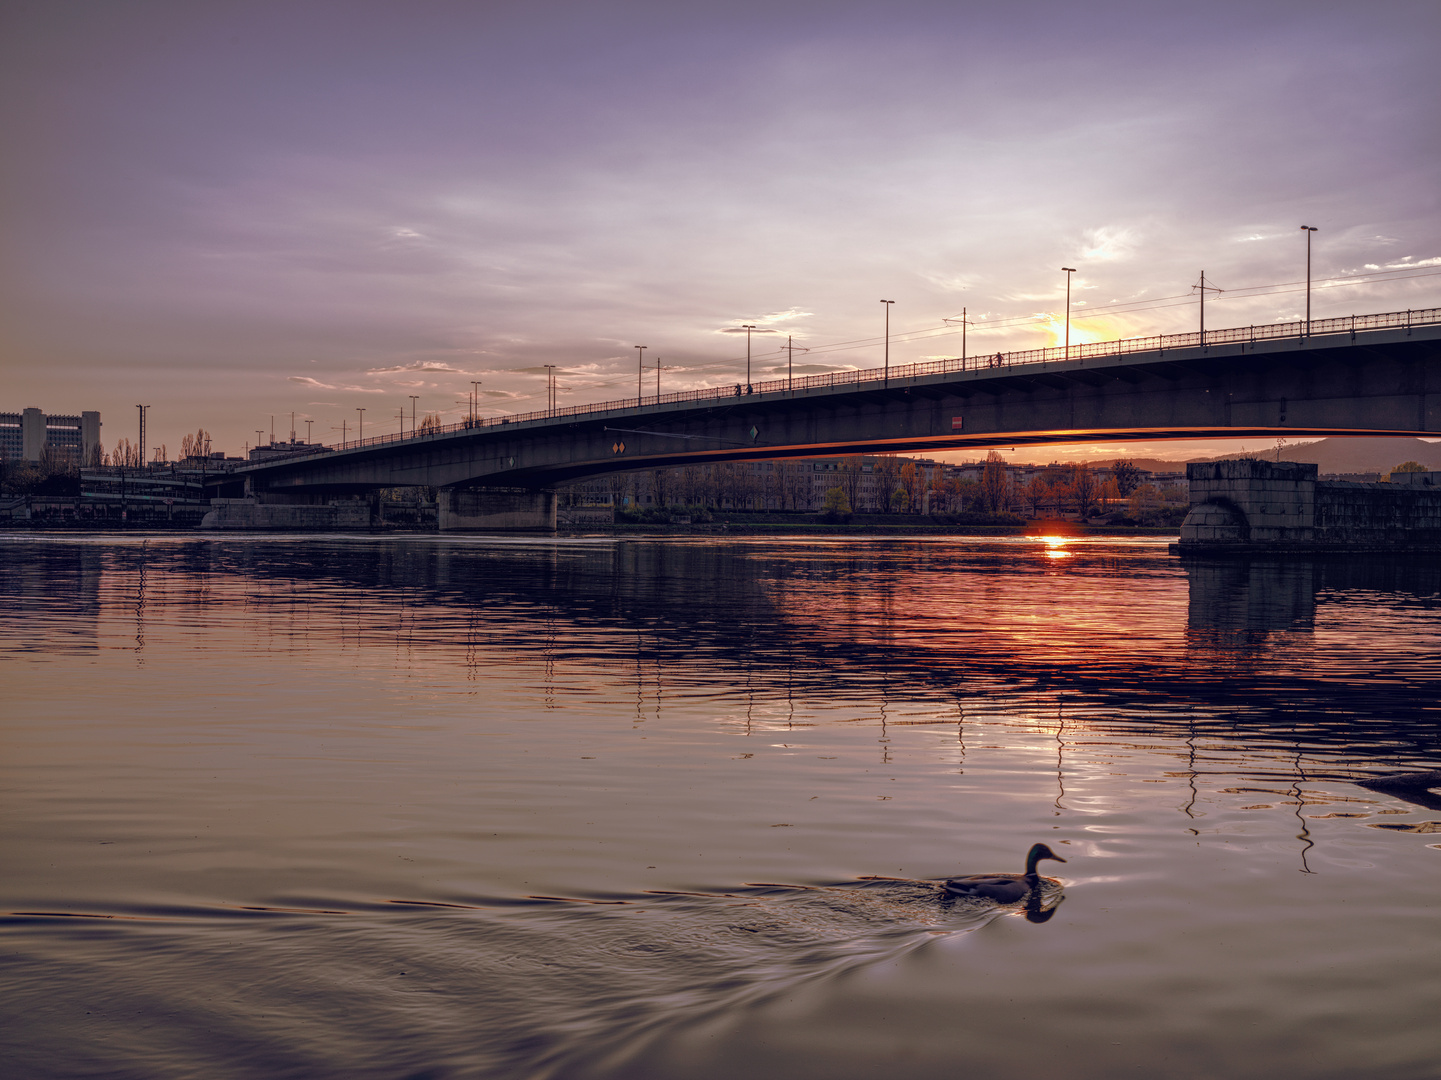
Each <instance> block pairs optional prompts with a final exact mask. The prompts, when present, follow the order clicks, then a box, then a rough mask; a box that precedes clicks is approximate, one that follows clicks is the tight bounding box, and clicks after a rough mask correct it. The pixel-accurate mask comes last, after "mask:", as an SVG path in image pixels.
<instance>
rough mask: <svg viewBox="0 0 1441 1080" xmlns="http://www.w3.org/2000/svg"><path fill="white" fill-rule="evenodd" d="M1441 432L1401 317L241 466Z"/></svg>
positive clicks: (487, 473)
mask: <svg viewBox="0 0 1441 1080" xmlns="http://www.w3.org/2000/svg"><path fill="white" fill-rule="evenodd" d="M1435 434H1441V327H1434V326H1428V327H1417V328H1414V329H1410V330H1404V329H1388V330H1375V331H1366V332H1359V333H1357V334H1355V335H1353V336H1348V335H1334V336H1328V337H1326V338H1323V339H1317V338H1309V339H1308V338H1300V339H1290V340H1285V341H1269V342H1265V343H1256V344H1254V345H1247V344H1235V345H1223V346H1210V347H1208V348H1204V349H1203V348H1191V349H1183V350H1172V351H1166V352H1149V353H1132V354H1128V355H1117V356H1114V357H1100V358H1088V359H1085V360H1071V361H1061V362H1054V363H1048V364H1032V365H1027V366H1023V367H1015V368H1007V369H1001V370H987V369H982V370H979V371H966V372H948V373H944V374H938V375H926V376H919V377H915V378H907V379H904V380H900V379H893V380H891V381H890V382H889V383H887V384H882V383H881V382H879V381H874V382H862V383H859V384H855V383H853V384H848V385H843V386H836V387H826V388H819V389H816V388H812V389H806V390H796V391H794V392H789V391H783V392H779V393H770V394H757V395H753V396H744V397H736V398H734V399H732V398H721V399H709V400H706V401H703V402H678V403H667V404H662V405H652V406H647V407H641V408H628V409H616V410H610V411H606V412H591V413H586V414H583V415H581V416H573V417H557V418H553V419H542V420H532V421H527V422H525V423H517V424H498V425H495V426H490V427H484V428H478V429H471V430H465V431H458V432H447V433H442V434H432V435H427V434H421V435H419V436H417V437H414V438H408V439H404V440H398V441H393V442H388V443H382V444H379V445H374V446H366V447H360V448H355V449H346V450H340V451H335V452H330V453H323V454H317V455H310V456H306V457H304V458H300V459H288V460H282V461H277V462H274V463H267V464H264V465H256V466H251V467H249V468H247V469H244V470H242V471H241V472H242V475H245V476H246V477H247V480H248V483H249V485H250V487H251V489H252V490H253V491H256V492H268V493H271V495H272V496H281V497H284V496H285V495H290V496H292V497H296V498H297V499H305V498H307V497H309V498H323V497H331V496H334V495H339V494H345V493H356V492H360V491H369V490H373V489H375V488H378V487H392V486H405V485H423V486H429V487H438V488H454V487H457V486H459V487H469V488H477V487H478V488H486V487H491V488H507V489H511V490H512V491H513V492H515V491H518V490H519V489H526V490H531V491H541V490H545V489H549V488H553V487H554V486H555V485H556V484H559V483H563V482H565V481H568V480H573V479H576V478H579V477H585V476H593V475H597V474H600V473H607V472H616V471H626V470H633V469H649V468H658V467H664V466H673V465H685V464H692V463H697V462H718V461H737V460H747V459H763V458H782V457H792V458H799V457H831V456H836V455H839V454H851V453H861V452H865V453H878V452H879V453H885V452H900V451H939V450H952V451H954V450H967V449H979V448H985V447H1006V448H1009V447H1019V446H1024V445H1047V444H1052V445H1054V444H1059V443H1078V442H1097V441H1106V442H1116V441H1125V440H1146V441H1156V440H1163V439H1195V438H1214V437H1226V438H1230V437H1254V438H1268V439H1269V438H1276V437H1284V438H1287V439H1294V438H1298V437H1311V436H1335V435H1342V436H1344V435H1368V436H1375V435H1435Z"/></svg>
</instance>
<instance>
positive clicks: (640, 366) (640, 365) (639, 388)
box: [635, 345, 650, 409]
mask: <svg viewBox="0 0 1441 1080" xmlns="http://www.w3.org/2000/svg"><path fill="white" fill-rule="evenodd" d="M648 348H650V346H649V345H637V346H636V347H635V349H636V353H635V365H636V366H635V407H636V408H637V409H639V408H640V404H641V399H642V397H644V395H645V390H644V389H643V386H644V383H643V382H642V381H641V380H643V379H644V378H645V351H646V349H648Z"/></svg>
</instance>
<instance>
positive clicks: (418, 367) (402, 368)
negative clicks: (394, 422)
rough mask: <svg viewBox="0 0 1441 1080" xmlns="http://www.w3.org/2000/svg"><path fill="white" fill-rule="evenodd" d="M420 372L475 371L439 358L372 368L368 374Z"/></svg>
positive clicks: (450, 372)
mask: <svg viewBox="0 0 1441 1080" xmlns="http://www.w3.org/2000/svg"><path fill="white" fill-rule="evenodd" d="M418 372H423V373H426V374H438V375H474V374H476V372H474V371H463V370H462V369H460V368H458V367H451V366H450V365H449V364H444V363H441V362H440V361H438V360H415V361H413V362H411V363H409V364H397V365H395V366H394V367H382V368H370V369H368V370H367V371H366V374H367V375H414V374H416V373H418ZM412 385H414V384H412Z"/></svg>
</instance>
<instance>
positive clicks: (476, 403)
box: [470, 379, 481, 421]
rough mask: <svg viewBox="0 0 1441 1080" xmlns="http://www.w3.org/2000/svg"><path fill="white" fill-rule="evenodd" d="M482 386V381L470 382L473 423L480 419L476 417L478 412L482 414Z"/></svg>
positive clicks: (474, 380)
mask: <svg viewBox="0 0 1441 1080" xmlns="http://www.w3.org/2000/svg"><path fill="white" fill-rule="evenodd" d="M480 384H481V380H480V379H471V380H470V401H471V405H470V419H471V420H472V421H475V420H477V419H478V417H477V416H476V414H477V413H478V412H480Z"/></svg>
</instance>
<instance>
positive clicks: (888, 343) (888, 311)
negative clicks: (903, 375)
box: [881, 300, 895, 386]
mask: <svg viewBox="0 0 1441 1080" xmlns="http://www.w3.org/2000/svg"><path fill="white" fill-rule="evenodd" d="M881 303H883V304H885V305H886V374H885V380H884V382H883V383H882V385H883V386H890V385H891V305H892V304H894V303H895V301H894V300H882V301H881Z"/></svg>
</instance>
